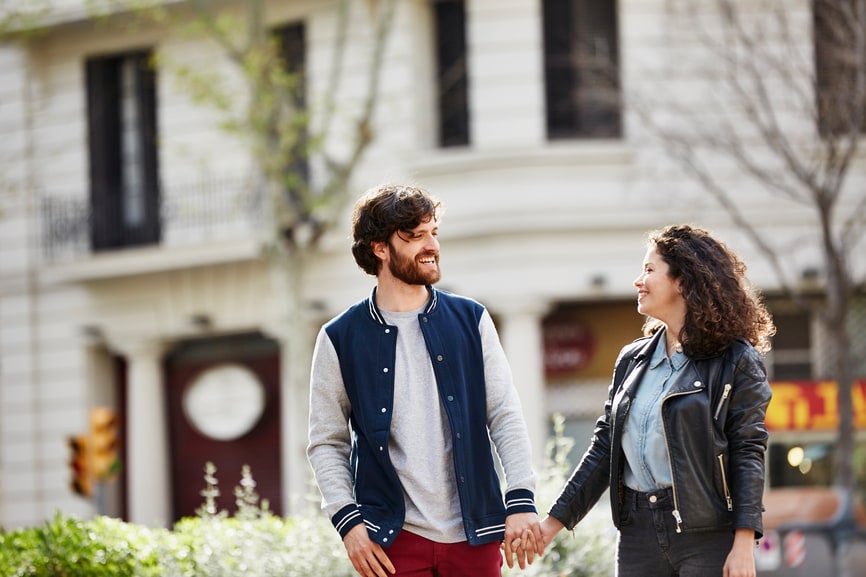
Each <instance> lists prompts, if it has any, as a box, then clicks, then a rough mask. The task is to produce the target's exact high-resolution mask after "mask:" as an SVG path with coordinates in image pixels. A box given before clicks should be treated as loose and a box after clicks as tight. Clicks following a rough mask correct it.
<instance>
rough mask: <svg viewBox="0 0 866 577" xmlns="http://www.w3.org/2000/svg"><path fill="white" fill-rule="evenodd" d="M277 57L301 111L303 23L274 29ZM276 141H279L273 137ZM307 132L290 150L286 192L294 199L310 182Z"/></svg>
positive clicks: (303, 94) (303, 93)
mask: <svg viewBox="0 0 866 577" xmlns="http://www.w3.org/2000/svg"><path fill="white" fill-rule="evenodd" d="M274 36H275V38H276V40H277V43H278V46H279V51H280V57H281V58H282V60H283V64H284V65H285V70H286V72H288V73H289V75H291V76H292V78H291V79H290V80H289V85H290V88H291V91H292V92H291V97H292V99H293V103H292V104H293V106H294V109H295V110H299V111H300V110H304V109H306V107H307V96H306V83H305V78H304V74H305V72H306V67H305V65H306V62H305V61H306V51H305V33H304V25H303V23H293V24H287V25H285V26H281V27H279V28H277V29H275V30H274ZM274 139H275V141H277V142H278V141H279V138H278V137H277V136H276V135H274ZM307 145H308V139H307V131H306V129H305V128H301V134H299V135H298V140H297V143H296V144H295V146H294V149H293V150H292V162H291V164H290V165H289V166H288V174H287V175H286V189H287V192H288V194H289V195H290V196H292V197H294V200H298V199H299V198H300V193H299V190H300V189H301V188H303V187H306V186H307V185H308V184H309V181H310V165H309V162H308V159H307Z"/></svg>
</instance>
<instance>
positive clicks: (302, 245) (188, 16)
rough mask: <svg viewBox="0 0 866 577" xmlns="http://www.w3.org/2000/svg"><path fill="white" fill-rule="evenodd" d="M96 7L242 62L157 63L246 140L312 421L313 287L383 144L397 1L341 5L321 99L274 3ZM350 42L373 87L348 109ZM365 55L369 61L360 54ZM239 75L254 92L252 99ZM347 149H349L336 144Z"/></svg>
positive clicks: (283, 324) (296, 476)
mask: <svg viewBox="0 0 866 577" xmlns="http://www.w3.org/2000/svg"><path fill="white" fill-rule="evenodd" d="M88 1H89V2H90V9H91V12H92V13H93V14H94V15H97V16H98V15H100V14H102V15H109V16H110V15H112V14H116V13H118V12H126V13H127V16H128V18H127V19H126V21H127V23H128V25H130V26H133V27H135V26H138V25H141V24H148V23H151V24H152V23H154V22H157V23H159V24H160V25H162V26H165V25H166V23H168V25H169V26H171V27H172V28H171V29H172V30H173V32H174V33H177V34H187V33H189V34H198V35H203V38H204V39H205V40H207V41H211V42H213V43H215V44H216V45H217V46H218V47H219V51H220V52H221V53H222V55H223V56H224V57H225V60H226V61H227V62H228V63H230V65H229V66H228V68H225V67H222V68H220V67H216V66H215V67H213V68H208V69H202V68H200V67H199V68H197V69H193V68H192V67H188V66H183V65H179V64H177V63H173V62H170V61H167V60H164V59H160V58H159V57H157V64H158V65H159V66H161V67H162V68H163V69H164V70H166V71H167V72H168V74H170V75H171V74H173V75H174V78H175V79H176V80H178V81H179V85H180V86H181V87H182V90H183V91H185V92H186V93H187V94H188V95H189V96H190V97H191V98H192V100H193V101H195V102H196V103H197V104H200V105H202V106H205V107H209V108H210V109H211V110H214V111H216V112H217V115H218V117H219V119H220V125H221V127H222V128H224V129H225V130H226V132H227V134H228V135H230V136H234V137H237V138H239V139H241V141H242V143H243V144H244V146H245V147H246V149H247V150H248V151H249V153H250V158H252V159H254V164H255V166H254V172H256V173H257V174H256V175H255V178H254V180H255V181H256V182H255V184H254V186H252V187H251V188H252V190H247V191H239V192H238V194H239V195H240V194H252V195H258V196H259V197H262V198H264V200H265V201H264V203H263V216H264V217H265V218H266V219H267V220H266V222H267V225H266V226H265V227H264V229H263V230H262V231H259V232H260V234H262V236H263V239H262V248H263V251H262V253H263V256H264V258H265V259H266V261H267V263H268V264H269V268H270V274H271V279H272V280H273V293H274V294H275V295H279V296H278V298H279V299H280V304H281V306H282V307H283V308H282V310H281V311H280V319H279V321H278V322H277V323H275V324H276V326H273V325H272V326H270V327H268V329H269V330H271V331H274V332H277V333H279V335H280V338H281V341H282V342H281V344H282V346H283V347H286V348H287V354H284V356H283V362H282V363H281V367H282V369H281V370H282V381H283V391H284V394H283V397H284V400H283V403H282V407H283V409H285V410H286V412H288V413H289V414H285V413H284V414H283V416H282V418H283V420H284V422H286V423H298V422H306V418H307V415H306V410H307V409H306V407H307V404H308V403H306V402H305V399H306V398H307V394H308V391H307V388H308V383H309V370H310V362H311V357H312V346H313V343H314V341H315V332H314V328H315V327H314V325H313V324H312V319H311V318H310V317H311V314H312V313H313V312H315V311H312V310H311V307H310V303H308V302H306V301H305V295H304V280H305V277H306V276H307V272H308V270H309V265H310V263H311V262H313V261H314V260H315V259H316V256H317V255H318V254H320V242H321V239H322V238H323V236H324V234H325V233H326V232H327V231H328V230H329V229H331V228H332V227H333V226H334V225H335V224H338V223H339V222H340V218H341V217H342V216H344V214H345V209H346V207H347V206H348V203H349V201H350V200H351V199H352V198H353V195H352V191H351V190H350V188H349V185H350V179H351V177H352V175H353V173H354V172H355V169H356V168H357V167H358V165H359V163H360V161H361V159H362V157H363V155H364V153H365V151H366V150H367V149H368V147H369V146H370V144H371V142H372V141H373V138H374V129H373V118H374V114H375V111H376V106H377V102H378V97H379V85H380V78H381V72H382V68H383V62H384V56H385V48H386V45H387V40H388V37H389V33H390V30H391V27H392V22H393V18H394V13H395V9H396V0H370V1H368V2H363V3H358V2H353V1H352V0H336V1H335V2H334V3H333V7H334V9H335V12H336V17H335V19H334V21H335V26H336V29H335V31H334V36H333V37H334V44H333V46H332V49H331V61H330V67H329V69H328V70H327V73H328V76H327V85H326V86H325V87H324V89H323V90H322V91H321V94H322V95H321V97H317V98H319V99H318V100H316V99H312V98H310V95H309V94H308V93H307V92H308V91H307V86H306V84H305V81H306V78H305V74H304V70H303V66H300V65H299V64H300V63H298V62H291V61H290V59H291V56H290V55H288V53H289V52H291V50H287V49H286V43H287V42H300V43H302V44H303V42H304V39H303V38H302V37H301V38H298V37H297V36H291V35H290V36H286V35H285V34H282V35H281V33H280V29H279V28H277V29H275V28H273V27H272V26H273V22H272V19H269V18H268V17H267V15H266V13H265V10H266V6H267V4H268V3H267V2H266V1H265V0H245V1H244V2H230V1H226V2H217V1H213V0H189V1H188V2H175V3H171V2H169V3H166V4H163V3H160V2H155V1H154V0H88ZM350 36H352V37H353V38H354V39H355V40H360V41H361V43H362V45H363V46H365V48H368V49H369V54H366V55H363V56H362V57H361V58H360V59H361V60H363V62H364V65H365V66H366V70H365V71H364V83H363V84H364V86H363V87H362V88H361V89H360V90H358V89H355V88H353V89H352V90H355V92H352V93H351V96H350V97H348V98H344V99H343V100H342V101H341V107H339V109H338V106H337V104H336V103H337V101H338V99H339V97H340V96H341V95H344V94H345V93H344V92H343V90H342V89H343V80H345V76H346V74H347V71H348V70H349V67H348V65H347V63H346V56H347V50H348V48H349V44H348V39H349V37H350ZM353 56H356V57H357V56H358V51H357V50H356V49H355V52H354V53H353ZM238 79H240V80H241V84H242V87H243V94H240V95H238V94H237V91H236V89H237V80H238ZM347 102H348V105H347ZM238 103H240V106H238ZM335 141H338V142H339V146H332V145H333V144H334V142H335ZM286 397H290V398H286ZM298 435H299V433H297V431H293V432H292V433H290V435H289V436H290V439H289V440H288V445H290V446H288V447H284V448H283V450H284V451H285V452H286V453H287V458H286V459H284V462H287V463H293V464H296V463H297V461H298V459H300V458H303V449H304V446H305V441H306V438H305V437H304V438H300V437H299V436H298ZM284 440H285V437H284ZM287 471H288V472H287ZM284 472H287V473H286V474H288V475H293V477H292V481H291V482H290V486H292V487H294V488H295V489H299V488H303V487H304V486H305V482H306V481H307V479H306V476H305V475H304V468H302V467H296V466H295V467H288V468H287V467H284ZM295 496H297V495H295Z"/></svg>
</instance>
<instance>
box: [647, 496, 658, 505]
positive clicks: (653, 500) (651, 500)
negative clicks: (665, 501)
mask: <svg viewBox="0 0 866 577" xmlns="http://www.w3.org/2000/svg"><path fill="white" fill-rule="evenodd" d="M656 501H658V497H656V496H655V495H650V498H649V502H650V503H655V502H656Z"/></svg>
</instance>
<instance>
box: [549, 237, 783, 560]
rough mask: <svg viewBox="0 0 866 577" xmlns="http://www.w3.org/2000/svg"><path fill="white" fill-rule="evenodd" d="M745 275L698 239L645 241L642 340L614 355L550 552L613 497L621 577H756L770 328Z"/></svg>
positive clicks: (563, 497) (552, 521) (723, 250)
mask: <svg viewBox="0 0 866 577" xmlns="http://www.w3.org/2000/svg"><path fill="white" fill-rule="evenodd" d="M745 270H746V267H745V265H744V264H743V262H742V261H741V260H740V259H739V258H738V257H737V256H736V255H735V254H734V253H733V252H731V251H730V250H729V249H728V248H727V247H726V246H725V245H724V244H723V243H721V242H719V241H718V240H715V239H714V238H713V237H711V236H710V235H709V234H708V233H707V232H706V231H704V230H701V229H697V228H692V227H689V226H669V227H667V228H665V229H663V230H661V231H656V232H654V233H651V234H650V236H649V242H648V249H647V252H646V256H645V258H644V262H643V272H642V273H641V274H640V276H639V277H637V279H636V280H635V281H634V285H635V287H637V296H638V299H637V302H638V304H637V309H638V312H639V313H641V314H644V315H646V316H647V320H646V323H645V324H644V334H645V336H644V337H643V338H641V339H638V340H637V341H635V342H633V343H631V344H630V345H627V346H626V347H624V348H623V349H622V351H621V352H620V354H619V358H618V359H617V361H616V368H615V371H614V378H613V382H612V384H611V387H610V390H609V396H608V400H607V402H606V403H605V406H604V414H603V415H602V416H601V417H600V418H599V419H598V422H597V423H596V427H595V431H594V433H593V437H592V442H591V444H590V446H589V449H587V451H586V453H585V454H584V456H583V458H582V459H581V461H580V463H579V464H578V465H577V467H576V468H575V470H574V472H573V473H572V475H571V478H570V479H569V480H568V482H567V483H566V485H565V487H564V488H563V490H562V493H561V494H560V496H559V498H558V499H557V501H556V503H554V505H553V506H552V507H551V509H550V511H549V514H548V516H547V517H546V518H545V519H544V521H543V522H542V535H543V538H544V544H545V546H546V545H548V544H549V543H550V542H551V541H552V540H553V538H554V537H555V536H556V534H557V533H558V532H559V531H561V530H562V529H563V527H567V528H569V529H572V528H573V527H574V526H575V525H576V524H577V523H578V522H579V521H580V520H581V519H582V518H583V516H584V515H586V513H587V512H588V511H589V510H590V508H592V506H593V505H594V504H595V503H596V502H597V501H598V499H599V498H600V497H601V495H602V494H603V493H604V491H605V489H608V488H609V489H610V502H611V512H612V515H613V522H614V525H616V527H617V529H618V530H619V536H618V543H617V575H618V577H663V576H664V577H668V576H671V577H673V576H678V577H711V576H715V575H718V576H724V577H754V576H755V561H754V554H753V549H754V544H755V539H758V538H760V537H761V535H762V531H763V527H762V522H761V512H762V510H763V505H762V496H763V488H764V453H765V451H766V447H767V430H766V428H765V426H764V414H765V412H766V408H767V405H768V404H769V402H770V396H771V392H770V386H769V384H768V383H767V378H766V372H765V369H764V364H763V360H762V354H763V353H766V352H767V351H768V350H769V348H770V340H769V339H770V337H771V336H772V335H773V333H774V332H775V327H774V326H773V321H772V319H771V317H770V315H769V313H768V312H767V310H766V308H764V305H763V304H762V302H761V301H760V299H759V297H758V296H757V294H756V293H755V292H753V291H752V290H751V289H750V287H749V285H748V282H747V280H746V278H745Z"/></svg>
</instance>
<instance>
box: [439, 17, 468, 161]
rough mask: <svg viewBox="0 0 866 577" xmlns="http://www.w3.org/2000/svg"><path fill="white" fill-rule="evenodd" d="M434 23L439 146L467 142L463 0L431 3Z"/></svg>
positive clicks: (462, 144) (459, 144)
mask: <svg viewBox="0 0 866 577" xmlns="http://www.w3.org/2000/svg"><path fill="white" fill-rule="evenodd" d="M433 9H434V15H435V26H436V65H437V68H436V70H437V73H436V86H437V87H438V108H439V110H438V112H439V145H440V146H443V147H447V146H465V145H467V144H469V103H468V83H467V79H466V10H465V6H464V2H463V0H438V1H436V2H434V4H433Z"/></svg>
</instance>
